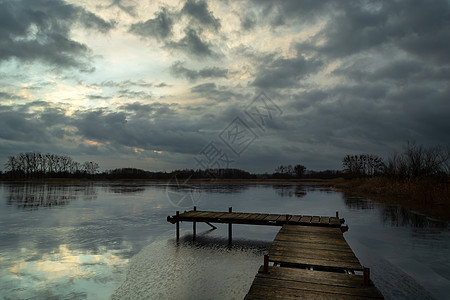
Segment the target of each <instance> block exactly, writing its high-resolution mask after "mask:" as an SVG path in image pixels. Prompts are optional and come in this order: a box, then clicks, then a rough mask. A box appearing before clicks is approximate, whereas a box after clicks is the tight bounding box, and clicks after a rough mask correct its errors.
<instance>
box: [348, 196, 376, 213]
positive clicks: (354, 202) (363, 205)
mask: <svg viewBox="0 0 450 300" xmlns="http://www.w3.org/2000/svg"><path fill="white" fill-rule="evenodd" d="M342 197H343V198H344V203H345V205H347V207H348V208H351V209H357V210H365V209H374V208H375V202H373V201H372V200H369V199H367V198H361V197H355V196H352V195H348V194H343V195H342Z"/></svg>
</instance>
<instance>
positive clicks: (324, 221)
mask: <svg viewBox="0 0 450 300" xmlns="http://www.w3.org/2000/svg"><path fill="white" fill-rule="evenodd" d="M320 224H327V225H328V224H330V218H329V217H320Z"/></svg>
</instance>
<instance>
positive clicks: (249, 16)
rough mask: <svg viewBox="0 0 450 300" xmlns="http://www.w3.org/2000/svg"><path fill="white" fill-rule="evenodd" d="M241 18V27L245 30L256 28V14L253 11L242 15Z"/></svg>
mask: <svg viewBox="0 0 450 300" xmlns="http://www.w3.org/2000/svg"><path fill="white" fill-rule="evenodd" d="M240 20H241V28H242V29H243V30H244V31H249V30H252V29H254V28H255V26H256V22H257V19H256V15H255V14H254V13H253V12H247V13H246V14H244V15H241V16H240Z"/></svg>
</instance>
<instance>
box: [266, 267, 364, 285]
mask: <svg viewBox="0 0 450 300" xmlns="http://www.w3.org/2000/svg"><path fill="white" fill-rule="evenodd" d="M263 270H264V266H260V268H259V270H258V273H263ZM269 274H270V276H273V277H276V278H280V279H287V280H292V278H295V280H298V281H305V282H310V283H321V284H330V285H340V286H348V287H352V286H361V283H362V282H363V278H362V276H361V275H355V274H344V273H336V272H320V271H311V270H305V269H299V268H287V267H283V268H280V267H272V266H271V267H269ZM257 275H258V274H257Z"/></svg>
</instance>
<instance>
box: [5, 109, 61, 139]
mask: <svg viewBox="0 0 450 300" xmlns="http://www.w3.org/2000/svg"><path fill="white" fill-rule="evenodd" d="M35 108H40V109H44V110H43V112H42V113H37V112H35V110H34V109H35ZM65 121H66V117H65V115H64V111H62V110H60V109H57V108H53V107H50V106H49V105H48V104H47V103H46V102H43V101H34V102H30V103H28V104H24V105H18V106H15V107H12V106H3V107H1V109H0V138H1V139H4V140H10V141H16V142H27V143H49V142H50V141H51V140H52V137H53V133H54V132H55V130H60V128H57V127H58V126H60V125H61V124H64V122H65Z"/></svg>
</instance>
